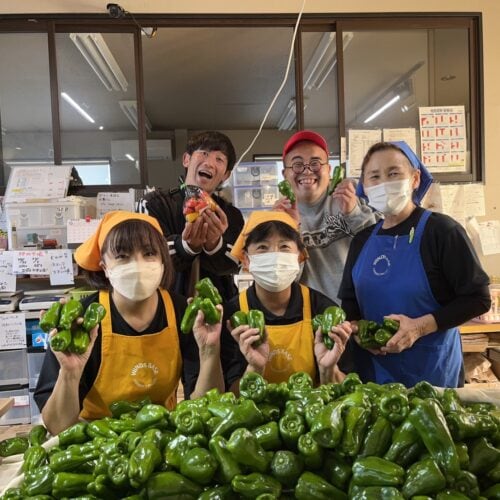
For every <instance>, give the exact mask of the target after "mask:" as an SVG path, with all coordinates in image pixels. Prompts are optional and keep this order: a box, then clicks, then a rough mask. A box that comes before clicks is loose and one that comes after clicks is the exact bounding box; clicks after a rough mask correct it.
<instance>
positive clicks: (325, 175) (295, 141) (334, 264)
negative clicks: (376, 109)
mask: <svg viewBox="0 0 500 500" xmlns="http://www.w3.org/2000/svg"><path fill="white" fill-rule="evenodd" d="M283 163H284V169H283V175H284V177H285V179H287V180H288V181H289V182H290V184H291V186H292V189H293V191H294V193H295V196H296V198H297V201H296V202H294V203H291V202H290V200H288V199H287V198H281V199H280V200H279V201H278V202H277V203H276V205H275V209H281V210H285V211H286V212H288V213H289V214H290V215H292V216H293V217H295V218H296V219H297V220H299V221H300V223H301V227H300V229H301V234H302V238H303V240H304V243H305V245H306V248H307V250H308V252H309V259H308V261H307V262H306V263H305V265H304V271H303V273H302V278H301V281H302V282H303V283H305V284H306V285H307V286H310V287H311V288H314V289H316V290H319V291H320V292H322V293H324V294H325V295H327V296H328V297H330V298H331V299H332V300H337V295H338V290H339V286H340V281H341V279H342V273H343V270H344V264H345V260H346V257H347V251H348V249H349V244H350V243H351V240H352V237H353V236H354V235H355V234H356V233H357V232H359V231H361V230H362V229H363V228H365V227H367V226H370V225H372V224H374V223H375V221H376V217H375V214H374V212H373V211H372V210H371V209H370V208H369V207H368V206H367V205H366V204H365V203H364V202H360V200H359V199H358V198H357V196H356V193H355V187H354V184H353V182H352V181H350V180H344V181H343V182H341V183H340V184H339V185H338V186H337V188H336V189H335V191H334V192H333V194H332V195H328V184H329V180H330V175H331V167H330V164H329V163H328V145H327V143H326V141H325V139H324V138H323V137H322V136H321V135H319V134H317V133H316V132H313V131H311V130H302V131H300V132H297V133H295V134H294V135H292V137H290V139H289V140H288V141H287V143H286V144H285V147H284V148H283Z"/></svg>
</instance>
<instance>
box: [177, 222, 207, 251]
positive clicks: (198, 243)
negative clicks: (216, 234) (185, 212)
mask: <svg viewBox="0 0 500 500" xmlns="http://www.w3.org/2000/svg"><path fill="white" fill-rule="evenodd" d="M207 232H208V224H207V223H206V222H205V220H204V219H203V217H198V218H197V219H196V220H195V221H194V222H186V226H185V227H184V231H182V239H183V240H184V241H185V242H186V243H187V244H188V245H189V248H191V250H192V251H193V252H196V253H199V252H201V250H202V248H203V245H204V244H205V241H206V239H207Z"/></svg>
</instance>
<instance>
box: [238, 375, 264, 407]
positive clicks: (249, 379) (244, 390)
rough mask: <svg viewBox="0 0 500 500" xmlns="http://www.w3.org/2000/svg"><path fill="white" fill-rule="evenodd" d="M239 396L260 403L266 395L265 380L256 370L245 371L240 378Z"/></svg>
mask: <svg viewBox="0 0 500 500" xmlns="http://www.w3.org/2000/svg"><path fill="white" fill-rule="evenodd" d="M240 396H241V397H243V398H245V399H251V400H253V401H255V402H256V403H261V402H262V401H264V399H266V396H267V382H266V380H265V379H264V377H263V376H262V375H260V374H259V373H256V372H247V373H245V375H243V377H242V378H241V380H240Z"/></svg>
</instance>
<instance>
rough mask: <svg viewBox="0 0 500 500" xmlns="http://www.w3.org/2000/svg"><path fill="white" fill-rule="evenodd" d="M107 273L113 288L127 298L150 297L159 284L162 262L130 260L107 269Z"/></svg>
mask: <svg viewBox="0 0 500 500" xmlns="http://www.w3.org/2000/svg"><path fill="white" fill-rule="evenodd" d="M107 275H108V279H109V282H110V283H111V286H112V287H113V289H114V290H116V291H117V292H118V293H120V294H121V295H123V296H124V297H126V298H127V299H130V300H136V301H140V300H145V299H147V298H149V297H151V295H153V293H154V292H155V290H156V289H157V288H158V287H159V286H160V283H161V280H162V278H163V264H162V263H161V262H147V263H146V262H144V263H139V262H136V261H132V262H129V263H128V264H118V265H117V266H114V267H113V268H111V269H107Z"/></svg>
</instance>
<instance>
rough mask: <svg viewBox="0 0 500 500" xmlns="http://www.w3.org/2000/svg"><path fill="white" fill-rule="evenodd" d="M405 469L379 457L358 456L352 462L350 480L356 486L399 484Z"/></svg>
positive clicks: (402, 480)
mask: <svg viewBox="0 0 500 500" xmlns="http://www.w3.org/2000/svg"><path fill="white" fill-rule="evenodd" d="M404 477H405V470H404V469H403V468H402V467H400V466H399V465H397V464H395V463H393V462H389V461H388V460H385V459H383V458H380V457H363V458H358V459H357V460H356V461H355V462H354V463H353V464H352V482H353V484H355V485H358V486H401V485H402V484H403V482H404Z"/></svg>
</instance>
